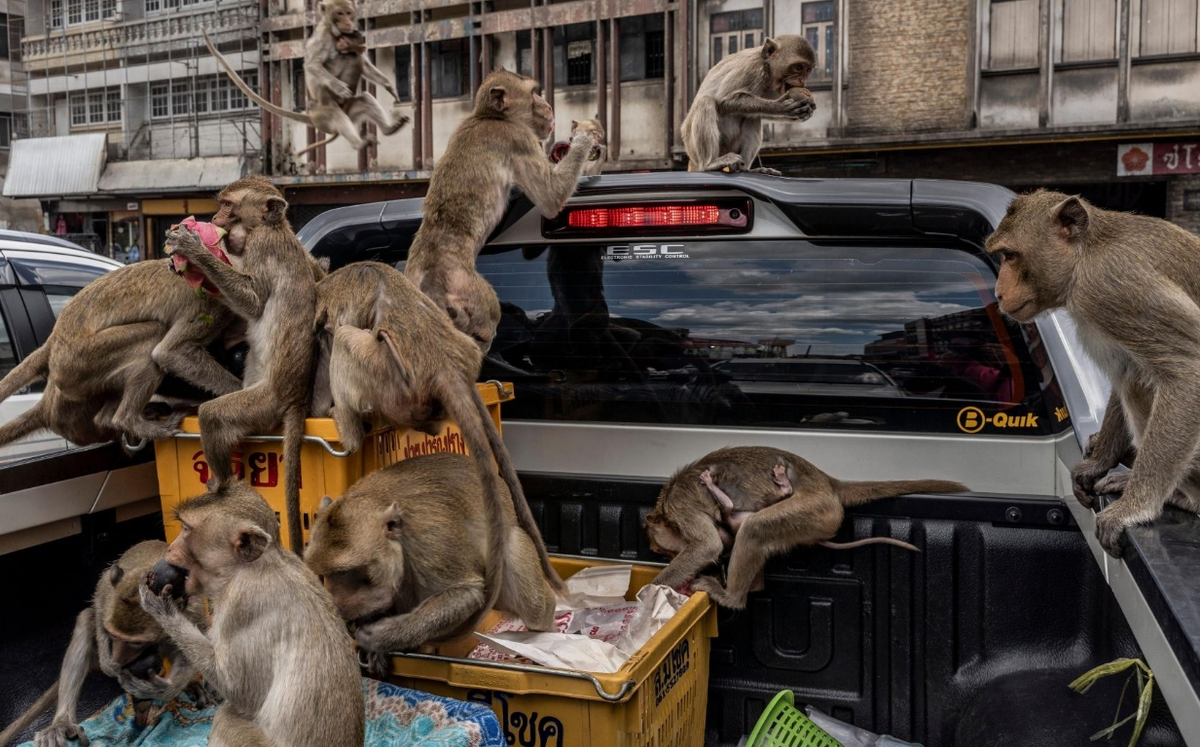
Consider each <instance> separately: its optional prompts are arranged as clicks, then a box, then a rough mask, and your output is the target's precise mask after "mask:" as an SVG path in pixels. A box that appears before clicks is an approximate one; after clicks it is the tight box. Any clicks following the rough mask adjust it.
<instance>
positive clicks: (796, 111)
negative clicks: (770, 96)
mask: <svg viewBox="0 0 1200 747" xmlns="http://www.w3.org/2000/svg"><path fill="white" fill-rule="evenodd" d="M775 108H776V111H777V112H778V114H779V116H781V117H787V118H788V119H797V120H801V121H803V120H805V119H808V118H809V117H811V116H812V114H813V111H814V110H815V109H816V107H814V106H813V102H812V100H811V99H802V100H800V101H797V100H796V99H794V98H792V97H791V96H790V95H788V94H786V93H785V94H783V95H782V96H780V97H779V98H777V99H775Z"/></svg>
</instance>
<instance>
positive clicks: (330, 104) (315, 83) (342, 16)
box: [201, 0, 408, 155]
mask: <svg viewBox="0 0 1200 747" xmlns="http://www.w3.org/2000/svg"><path fill="white" fill-rule="evenodd" d="M318 9H319V11H320V13H321V20H320V21H318V22H317V25H316V27H315V28H314V29H313V33H312V36H310V37H309V39H308V41H307V42H306V43H305V45H304V79H305V81H304V84H305V89H306V91H307V94H308V96H307V99H306V100H307V102H308V103H307V111H306V112H294V111H289V110H288V109H284V108H282V107H279V106H276V105H275V104H272V103H271V102H270V101H267V100H266V99H264V98H263V97H262V96H259V95H258V94H257V93H255V91H254V89H253V88H251V87H250V86H249V85H248V84H247V83H246V81H244V80H242V77H241V76H240V75H238V74H237V71H236V70H234V69H233V66H232V65H230V64H229V61H228V60H226V59H225V57H224V55H222V54H221V53H220V52H218V51H217V48H216V46H215V45H214V44H213V43H212V40H211V39H209V38H208V32H207V31H205V30H201V33H202V34H203V35H204V43H205V44H206V45H208V51H209V53H210V54H212V56H213V57H215V58H216V59H217V62H218V63H220V65H221V67H222V68H223V69H224V70H225V73H226V74H227V75H228V76H229V78H230V80H232V81H233V83H234V85H236V86H237V87H238V89H240V90H241V92H242V93H244V94H246V96H247V97H248V98H249V99H250V100H251V101H253V102H254V103H256V104H258V105H259V106H261V107H262V108H263V109H266V110H267V111H269V112H271V113H272V114H275V115H278V116H280V117H283V118H285V119H291V120H293V121H296V122H301V123H303V124H306V125H308V126H309V127H312V128H314V129H316V130H319V131H320V132H323V133H325V134H327V135H329V137H327V138H325V139H324V140H320V141H318V142H315V143H313V144H312V145H310V146H308V147H306V148H304V149H302V150H300V151H298V152H297V153H296V155H301V154H303V153H307V152H308V151H310V150H312V149H314V148H317V147H319V146H322V145H325V144H326V143H329V142H332V141H333V140H335V139H337V138H338V137H342V138H344V139H345V140H346V142H348V143H350V147H352V148H354V149H355V150H360V149H362V148H363V147H364V146H366V145H370V144H371V143H373V142H375V138H374V137H372V136H367V137H366V138H363V137H362V136H360V135H359V129H360V126H361V125H362V124H363V123H364V122H370V123H371V124H373V125H375V126H376V127H378V128H379V130H380V132H382V133H383V134H384V135H391V134H393V133H394V132H396V131H397V130H399V129H400V128H401V127H403V126H404V125H405V124H406V123H407V122H408V117H406V116H404V115H402V114H401V113H400V112H399V111H398V110H396V109H393V111H392V113H391V114H388V113H387V112H386V111H384V110H383V107H382V106H380V105H379V101H378V100H377V99H376V98H375V97H374V96H372V95H371V94H369V93H367V92H366V91H363V92H362V93H359V92H358V86H359V83H360V82H361V81H367V82H369V83H374V84H376V85H378V86H381V87H382V88H383V90H385V91H387V92H388V93H389V94H391V96H392V100H393V101H394V102H396V107H398V106H399V102H400V94H399V93H397V92H396V86H395V84H394V83H393V82H392V80H391V78H389V77H388V75H387V74H386V73H384V72H383V71H382V70H380V69H379V68H377V67H375V65H374V64H372V63H371V60H370V59H368V58H367V52H366V44H365V40H364V39H363V37H362V34H361V32H359V30H358V26H357V23H356V20H355V15H356V12H355V9H354V4H353V3H351V2H350V1H349V0H328V1H327V2H322V3H320V4H319V5H318Z"/></svg>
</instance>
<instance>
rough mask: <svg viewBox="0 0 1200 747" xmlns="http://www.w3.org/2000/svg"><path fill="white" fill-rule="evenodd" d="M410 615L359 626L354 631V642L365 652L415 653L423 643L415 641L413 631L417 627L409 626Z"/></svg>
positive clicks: (387, 618)
mask: <svg viewBox="0 0 1200 747" xmlns="http://www.w3.org/2000/svg"><path fill="white" fill-rule="evenodd" d="M411 618H412V615H410V614H404V615H396V616H395V617H385V618H383V619H382V620H378V621H376V622H373V623H370V624H368V625H361V626H359V628H358V630H356V631H354V640H356V641H358V645H359V646H361V647H362V648H364V649H366V650H367V651H373V652H375V653H380V654H387V653H391V652H393V651H400V652H403V651H415V650H416V649H417V647H418V646H420V645H421V644H422V643H424V642H425V641H418V640H415V639H414V638H413V636H412V633H413V631H415V630H416V629H417V627H418V626H415V625H410V624H409V620H411Z"/></svg>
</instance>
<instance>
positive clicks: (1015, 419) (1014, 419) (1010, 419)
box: [957, 407, 1038, 433]
mask: <svg viewBox="0 0 1200 747" xmlns="http://www.w3.org/2000/svg"><path fill="white" fill-rule="evenodd" d="M957 422H958V429H959V430H960V431H962V432H963V433H978V432H980V431H981V430H983V429H984V426H988V425H990V426H992V427H993V428H1003V429H1005V430H1008V429H1020V428H1037V427H1038V416H1037V415H1034V414H1033V413H1031V412H1027V413H1025V414H1024V415H1009V414H1008V413H1006V412H998V413H996V414H995V415H985V414H984V412H983V410H980V409H979V408H978V407H964V408H963V409H961V410H959V411H958V418H957Z"/></svg>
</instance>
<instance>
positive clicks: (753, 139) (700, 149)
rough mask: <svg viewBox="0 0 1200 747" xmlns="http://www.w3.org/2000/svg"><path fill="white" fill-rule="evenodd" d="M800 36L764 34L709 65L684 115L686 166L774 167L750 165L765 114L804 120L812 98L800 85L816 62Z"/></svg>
mask: <svg viewBox="0 0 1200 747" xmlns="http://www.w3.org/2000/svg"><path fill="white" fill-rule="evenodd" d="M816 59H817V58H816V54H815V53H814V52H813V48H812V45H810V44H809V43H808V40H806V39H805V38H804V37H803V36H793V35H780V36H777V37H775V38H774V39H769V38H768V39H764V40H763V44H762V46H761V47H749V48H747V49H743V50H742V51H741V52H738V53H737V54H731V55H729V56H727V57H725V58H724V59H723V60H721V61H720V62H718V63H717V64H716V65H714V66H713V68H712V69H711V70H709V71H708V74H707V75H705V76H704V81H703V82H702V83H701V84H700V90H698V91H696V98H695V100H693V101H692V106H691V108H690V109H689V110H688V113H687V116H686V117H684V119H683V125H682V126H681V134H682V136H683V146H684V148H685V149H686V150H687V155H688V171H720V170H721V169H724V168H726V167H728V168H729V170H730V171H754V172H757V173H760V174H773V175H774V176H779V175H780V174H779V171H777V170H776V169H769V168H765V167H754V159H755V158H757V157H758V150H759V148H760V147H761V146H762V120H763V119H764V118H776V119H793V120H796V121H798V122H803V121H804V120H806V119H808V118H809V117H811V116H812V115H813V112H814V111H816V108H817V103H816V101H815V100H814V99H813V97H812V94H811V93H809V91H808V89H807V88H805V86H807V85H808V76H809V75H810V74H811V73H812V70H813V67H814V66H815V65H816Z"/></svg>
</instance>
